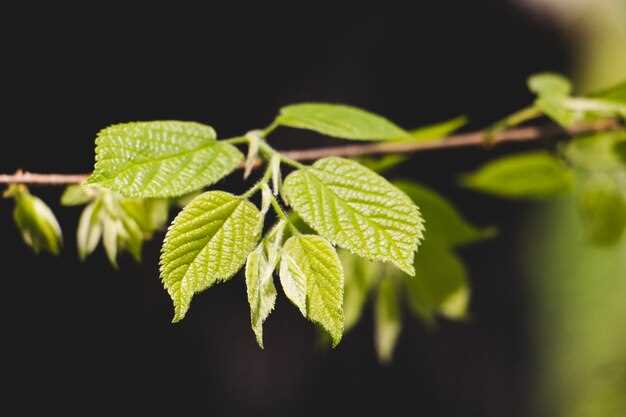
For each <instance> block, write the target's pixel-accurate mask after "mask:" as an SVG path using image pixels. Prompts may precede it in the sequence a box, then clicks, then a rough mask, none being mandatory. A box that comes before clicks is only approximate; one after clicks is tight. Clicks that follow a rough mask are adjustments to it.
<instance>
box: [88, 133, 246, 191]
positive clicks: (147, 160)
mask: <svg viewBox="0 0 626 417" xmlns="http://www.w3.org/2000/svg"><path fill="white" fill-rule="evenodd" d="M215 137H216V135H215V131H214V130H213V128H211V127H210V126H205V125H202V124H199V123H193V122H179V121H155V122H135V123H126V124H119V125H114V126H111V127H108V128H106V129H104V130H102V131H101V132H100V133H98V137H97V138H96V166H95V170H94V173H93V175H92V176H91V177H90V178H89V179H88V183H91V184H99V185H102V186H104V187H107V188H110V189H112V190H114V191H117V192H119V193H120V194H122V195H124V196H126V197H171V196H179V195H183V194H186V193H189V192H191V191H194V190H197V189H200V188H202V187H204V186H207V185H210V184H213V183H215V182H216V181H218V180H219V179H220V178H222V177H224V176H225V175H227V174H228V173H230V172H231V171H232V170H233V169H235V168H236V167H237V166H238V165H239V163H240V162H241V160H242V159H243V155H242V154H241V152H239V150H237V148H235V147H234V146H232V145H230V144H227V143H223V142H218V141H217V140H215Z"/></svg>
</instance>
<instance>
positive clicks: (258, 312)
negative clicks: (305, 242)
mask: <svg viewBox="0 0 626 417" xmlns="http://www.w3.org/2000/svg"><path fill="white" fill-rule="evenodd" d="M285 224H286V223H285V221H283V220H281V221H280V222H279V223H278V224H277V225H276V226H275V227H274V228H272V230H271V231H270V232H269V233H268V235H267V237H265V239H263V241H262V242H261V243H260V244H259V245H258V246H257V247H256V249H255V250H253V251H252V252H250V254H249V255H248V259H247V260H246V288H247V295H248V303H249V304H250V322H251V324H252V330H253V331H254V334H255V336H256V340H257V343H258V344H259V346H261V349H262V348H263V322H264V321H265V319H267V317H268V316H269V315H270V313H271V312H272V310H273V309H274V303H275V302H276V287H275V286H274V280H273V278H272V276H273V273H274V269H275V268H276V265H277V264H278V260H279V259H280V247H281V244H282V240H283V234H284V230H285Z"/></svg>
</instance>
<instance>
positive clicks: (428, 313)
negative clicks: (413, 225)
mask: <svg viewBox="0 0 626 417" xmlns="http://www.w3.org/2000/svg"><path fill="white" fill-rule="evenodd" d="M404 282H405V283H406V285H407V287H408V290H409V291H408V295H409V305H410V306H411V309H412V311H413V312H414V313H415V314H416V315H417V316H418V317H419V318H421V319H422V320H424V321H425V322H426V323H433V322H434V319H435V316H436V315H441V316H444V317H447V318H449V319H453V320H459V319H463V318H465V316H466V313H467V307H468V304H469V297H470V289H469V283H468V280H467V272H466V271H465V267H464V265H463V262H462V261H461V260H460V259H459V257H458V256H457V255H456V254H455V253H454V252H453V251H451V250H450V249H449V248H446V247H445V246H443V245H441V244H438V243H437V242H432V241H428V240H427V241H426V242H425V243H424V245H423V246H422V248H421V249H420V251H419V252H418V254H417V257H416V258H415V277H413V278H411V279H405V280H404Z"/></svg>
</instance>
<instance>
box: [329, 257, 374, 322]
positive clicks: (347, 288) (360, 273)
mask: <svg viewBox="0 0 626 417" xmlns="http://www.w3.org/2000/svg"><path fill="white" fill-rule="evenodd" d="M338 253H339V259H341V264H342V265H343V271H344V281H345V283H344V289H343V316H344V332H347V331H348V330H350V329H351V328H352V327H353V326H354V325H356V323H358V321H359V320H360V318H361V314H362V312H363V307H364V305H365V302H366V301H367V298H368V296H369V293H370V291H371V289H372V288H373V286H374V284H375V283H376V282H377V280H378V279H379V278H380V274H381V272H382V270H383V269H384V267H383V265H382V264H381V263H378V262H370V261H367V260H365V259H363V258H361V257H360V256H356V255H353V254H351V253H350V252H349V251H347V250H343V249H342V250H339V251H338Z"/></svg>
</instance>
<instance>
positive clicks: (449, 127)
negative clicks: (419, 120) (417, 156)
mask: <svg viewBox="0 0 626 417" xmlns="http://www.w3.org/2000/svg"><path fill="white" fill-rule="evenodd" d="M467 120H468V119H467V117H466V116H459V117H455V118H454V119H450V120H446V121H444V122H440V123H435V124H431V125H427V126H423V127H419V128H417V129H413V130H411V131H410V132H409V133H410V135H411V138H410V139H407V141H409V142H428V141H434V140H440V139H444V138H445V137H446V136H449V135H450V134H451V133H453V132H455V131H457V130H459V129H460V128H461V127H463V126H465V125H466V124H467Z"/></svg>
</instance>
